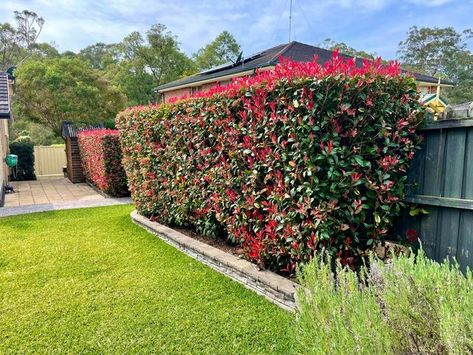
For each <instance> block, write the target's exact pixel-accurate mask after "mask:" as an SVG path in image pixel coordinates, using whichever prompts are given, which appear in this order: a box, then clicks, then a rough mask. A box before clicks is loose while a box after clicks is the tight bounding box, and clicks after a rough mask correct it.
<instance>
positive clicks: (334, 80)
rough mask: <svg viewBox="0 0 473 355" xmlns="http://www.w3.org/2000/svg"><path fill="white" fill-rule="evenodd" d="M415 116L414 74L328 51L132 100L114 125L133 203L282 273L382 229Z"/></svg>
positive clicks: (353, 248) (363, 241)
mask: <svg viewBox="0 0 473 355" xmlns="http://www.w3.org/2000/svg"><path fill="white" fill-rule="evenodd" d="M420 120H421V115H420V105H419V103H418V95H417V91H416V86H415V83H414V80H413V78H411V77H406V76H403V75H400V72H399V69H398V67H397V66H396V65H395V64H391V65H390V66H387V67H386V66H382V65H381V64H380V62H379V61H378V62H365V64H364V66H363V67H362V68H357V67H355V66H354V62H353V61H346V62H344V61H343V60H341V59H340V58H339V57H338V56H337V55H336V54H335V56H334V58H333V59H332V61H331V62H330V63H329V64H328V65H326V66H325V67H321V66H320V65H318V64H317V63H316V62H315V61H314V62H310V63H295V62H290V61H284V62H283V64H282V65H279V66H277V67H276V68H275V69H274V71H264V72H261V73H259V74H257V75H256V76H254V77H251V78H244V79H237V80H235V81H234V82H233V83H232V84H231V85H229V86H228V87H225V88H222V87H218V86H217V87H216V88H214V89H213V90H211V91H210V92H208V93H205V94H200V95H199V97H194V98H191V99H183V100H180V101H177V102H175V103H173V104H162V105H160V106H145V107H134V108H130V109H128V110H125V111H124V112H122V113H120V114H119V115H118V116H117V127H118V129H119V131H120V140H121V144H122V150H123V154H124V158H123V162H124V166H125V170H126V172H127V175H128V179H129V183H130V190H131V192H132V196H133V199H134V202H135V204H136V208H137V209H138V211H139V213H141V214H143V215H145V216H149V217H154V218H156V219H157V220H158V221H159V222H162V223H165V224H168V225H178V226H193V227H195V228H196V229H197V231H198V232H200V233H203V234H206V235H212V236H216V235H222V236H224V237H228V238H229V239H230V240H231V241H234V242H238V243H241V244H242V246H243V249H244V251H245V253H246V256H247V257H248V259H250V260H252V261H254V262H257V263H259V264H260V265H261V266H263V267H267V268H271V269H273V270H277V271H281V272H289V273H292V272H294V270H295V267H296V264H297V263H298V262H306V261H308V260H310V258H311V257H312V255H313V254H314V252H315V250H316V249H318V248H320V247H324V248H326V249H327V250H329V251H330V253H331V254H336V255H338V256H339V257H340V258H341V259H342V260H343V262H344V263H352V262H353V255H355V254H356V252H357V251H358V250H360V249H366V248H369V247H371V246H373V245H374V244H375V243H376V242H377V241H378V240H380V239H382V238H383V237H384V236H385V235H386V234H387V231H388V229H389V228H390V226H391V223H392V219H393V217H394V216H396V215H397V214H398V213H399V209H400V206H401V205H402V203H401V200H400V199H401V198H402V196H403V185H404V181H405V172H406V169H407V167H408V163H409V161H410V159H411V158H412V156H413V154H414V150H415V147H416V144H417V136H416V134H415V128H416V126H417V125H418V124H419V122H420Z"/></svg>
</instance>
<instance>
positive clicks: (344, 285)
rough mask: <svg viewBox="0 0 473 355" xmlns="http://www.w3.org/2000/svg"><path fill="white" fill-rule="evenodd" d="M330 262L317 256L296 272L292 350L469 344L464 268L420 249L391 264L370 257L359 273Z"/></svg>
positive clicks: (419, 349)
mask: <svg viewBox="0 0 473 355" xmlns="http://www.w3.org/2000/svg"><path fill="white" fill-rule="evenodd" d="M332 265H333V262H332V261H331V260H327V259H323V257H321V256H317V257H316V258H315V259H314V260H313V261H312V262H311V263H310V264H308V265H306V266H305V267H304V268H303V269H302V272H301V273H300V275H301V276H300V282H301V284H302V286H303V288H300V289H299V300H300V304H301V308H300V314H299V316H298V317H297V322H296V324H295V328H294V332H295V333H294V334H295V335H294V337H295V339H294V340H295V352H296V353H299V354H308V353H311V354H348V353H350V354H466V353H469V354H470V353H472V352H473V308H472V307H471V304H472V302H473V277H472V273H471V272H470V271H467V272H466V274H463V273H462V272H461V271H460V270H459V269H458V266H457V265H453V266H452V265H451V264H449V263H448V262H444V263H442V264H439V263H437V262H435V261H431V260H429V259H427V258H426V256H425V254H424V253H423V251H422V250H421V251H420V252H419V254H418V255H417V256H415V255H414V254H412V255H411V256H410V257H407V256H400V257H397V258H394V259H393V260H392V263H390V264H384V263H383V262H382V261H380V260H375V259H372V260H371V261H370V265H371V266H370V269H369V270H367V269H366V268H364V269H363V270H361V272H360V273H359V275H360V278H358V277H357V275H356V273H355V272H354V271H351V270H349V269H346V268H342V266H341V265H340V264H339V263H337V264H336V267H335V270H334V268H333V267H332ZM334 271H335V272H334ZM335 275H336V276H335ZM360 282H361V284H360Z"/></svg>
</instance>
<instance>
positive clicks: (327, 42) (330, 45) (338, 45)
mask: <svg viewBox="0 0 473 355" xmlns="http://www.w3.org/2000/svg"><path fill="white" fill-rule="evenodd" d="M319 46H320V47H321V48H325V49H329V50H331V51H334V50H335V49H338V50H339V51H340V53H342V54H346V55H350V56H352V57H357V58H368V59H375V58H376V57H377V56H378V55H377V54H376V53H368V52H365V51H359V50H357V49H355V48H353V47H350V46H349V45H348V44H346V43H343V42H336V41H334V40H332V39H330V38H326V39H324V41H323V42H322V43H320V44H319Z"/></svg>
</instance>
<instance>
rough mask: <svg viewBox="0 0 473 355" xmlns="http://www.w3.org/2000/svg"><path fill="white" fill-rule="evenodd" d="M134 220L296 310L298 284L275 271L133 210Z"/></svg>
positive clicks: (217, 268) (268, 296) (211, 265)
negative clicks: (263, 268)
mask: <svg viewBox="0 0 473 355" xmlns="http://www.w3.org/2000/svg"><path fill="white" fill-rule="evenodd" d="M131 219H132V221H133V222H134V223H136V224H137V225H139V226H141V227H143V228H145V229H146V230H148V231H149V232H151V233H153V234H154V235H156V236H157V237H159V238H160V239H162V240H163V241H165V242H166V243H168V244H170V245H172V246H174V247H175V248H177V249H179V250H181V251H182V252H184V253H185V254H187V255H189V256H191V257H192V258H194V259H196V260H198V261H200V262H202V263H203V264H205V265H207V266H210V267H211V268H212V269H214V270H216V271H218V272H220V273H222V274H224V275H225V276H228V277H230V278H232V279H233V280H235V281H237V282H239V283H241V284H242V285H243V286H245V287H246V288H248V289H250V290H252V291H254V292H256V293H258V294H260V295H262V296H264V297H266V298H267V299H268V300H269V301H271V302H272V303H274V304H276V305H278V306H279V307H281V308H283V309H285V310H288V311H291V312H294V311H295V310H296V287H297V284H296V283H295V282H292V281H291V280H288V279H287V278H285V277H282V276H280V275H278V274H275V273H274V272H271V271H267V270H258V269H257V267H256V266H255V265H254V264H252V263H250V262H249V261H247V260H244V259H241V258H239V257H237V256H235V255H232V254H229V253H226V252H224V251H222V250H220V249H217V248H215V247H213V246H211V245H208V244H205V243H203V242H200V241H198V240H196V239H193V238H191V237H188V236H186V235H184V234H182V233H179V232H177V231H175V230H174V229H171V228H169V227H166V226H164V225H162V224H159V223H157V222H152V221H150V220H149V219H148V218H146V217H143V216H141V215H139V214H138V212H136V211H133V212H132V213H131Z"/></svg>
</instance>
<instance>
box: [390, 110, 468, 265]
mask: <svg viewBox="0 0 473 355" xmlns="http://www.w3.org/2000/svg"><path fill="white" fill-rule="evenodd" d="M421 131H422V132H421V133H422V134H423V135H424V137H425V140H424V142H423V148H422V149H421V150H420V151H418V152H417V153H416V155H415V157H414V160H413V162H412V165H411V169H410V171H409V173H408V183H409V187H408V190H407V198H406V200H407V202H411V203H415V204H418V205H419V206H420V207H422V208H424V209H425V210H427V211H428V214H426V215H417V216H415V217H412V216H409V213H408V212H409V210H406V211H405V213H404V214H403V216H402V217H401V220H400V223H399V225H400V229H401V230H400V232H401V233H403V234H404V233H405V232H406V230H407V229H414V230H416V231H417V233H418V235H419V236H420V239H421V241H422V244H423V248H424V249H425V252H426V254H427V255H428V256H429V257H431V258H433V259H435V260H438V261H441V260H444V259H445V258H447V257H455V258H456V259H457V261H458V262H459V264H460V265H461V267H462V268H465V267H466V266H469V267H470V268H472V267H473V119H468V120H451V121H440V122H434V123H430V124H428V125H426V126H425V127H424V128H423V129H422V130H421Z"/></svg>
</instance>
